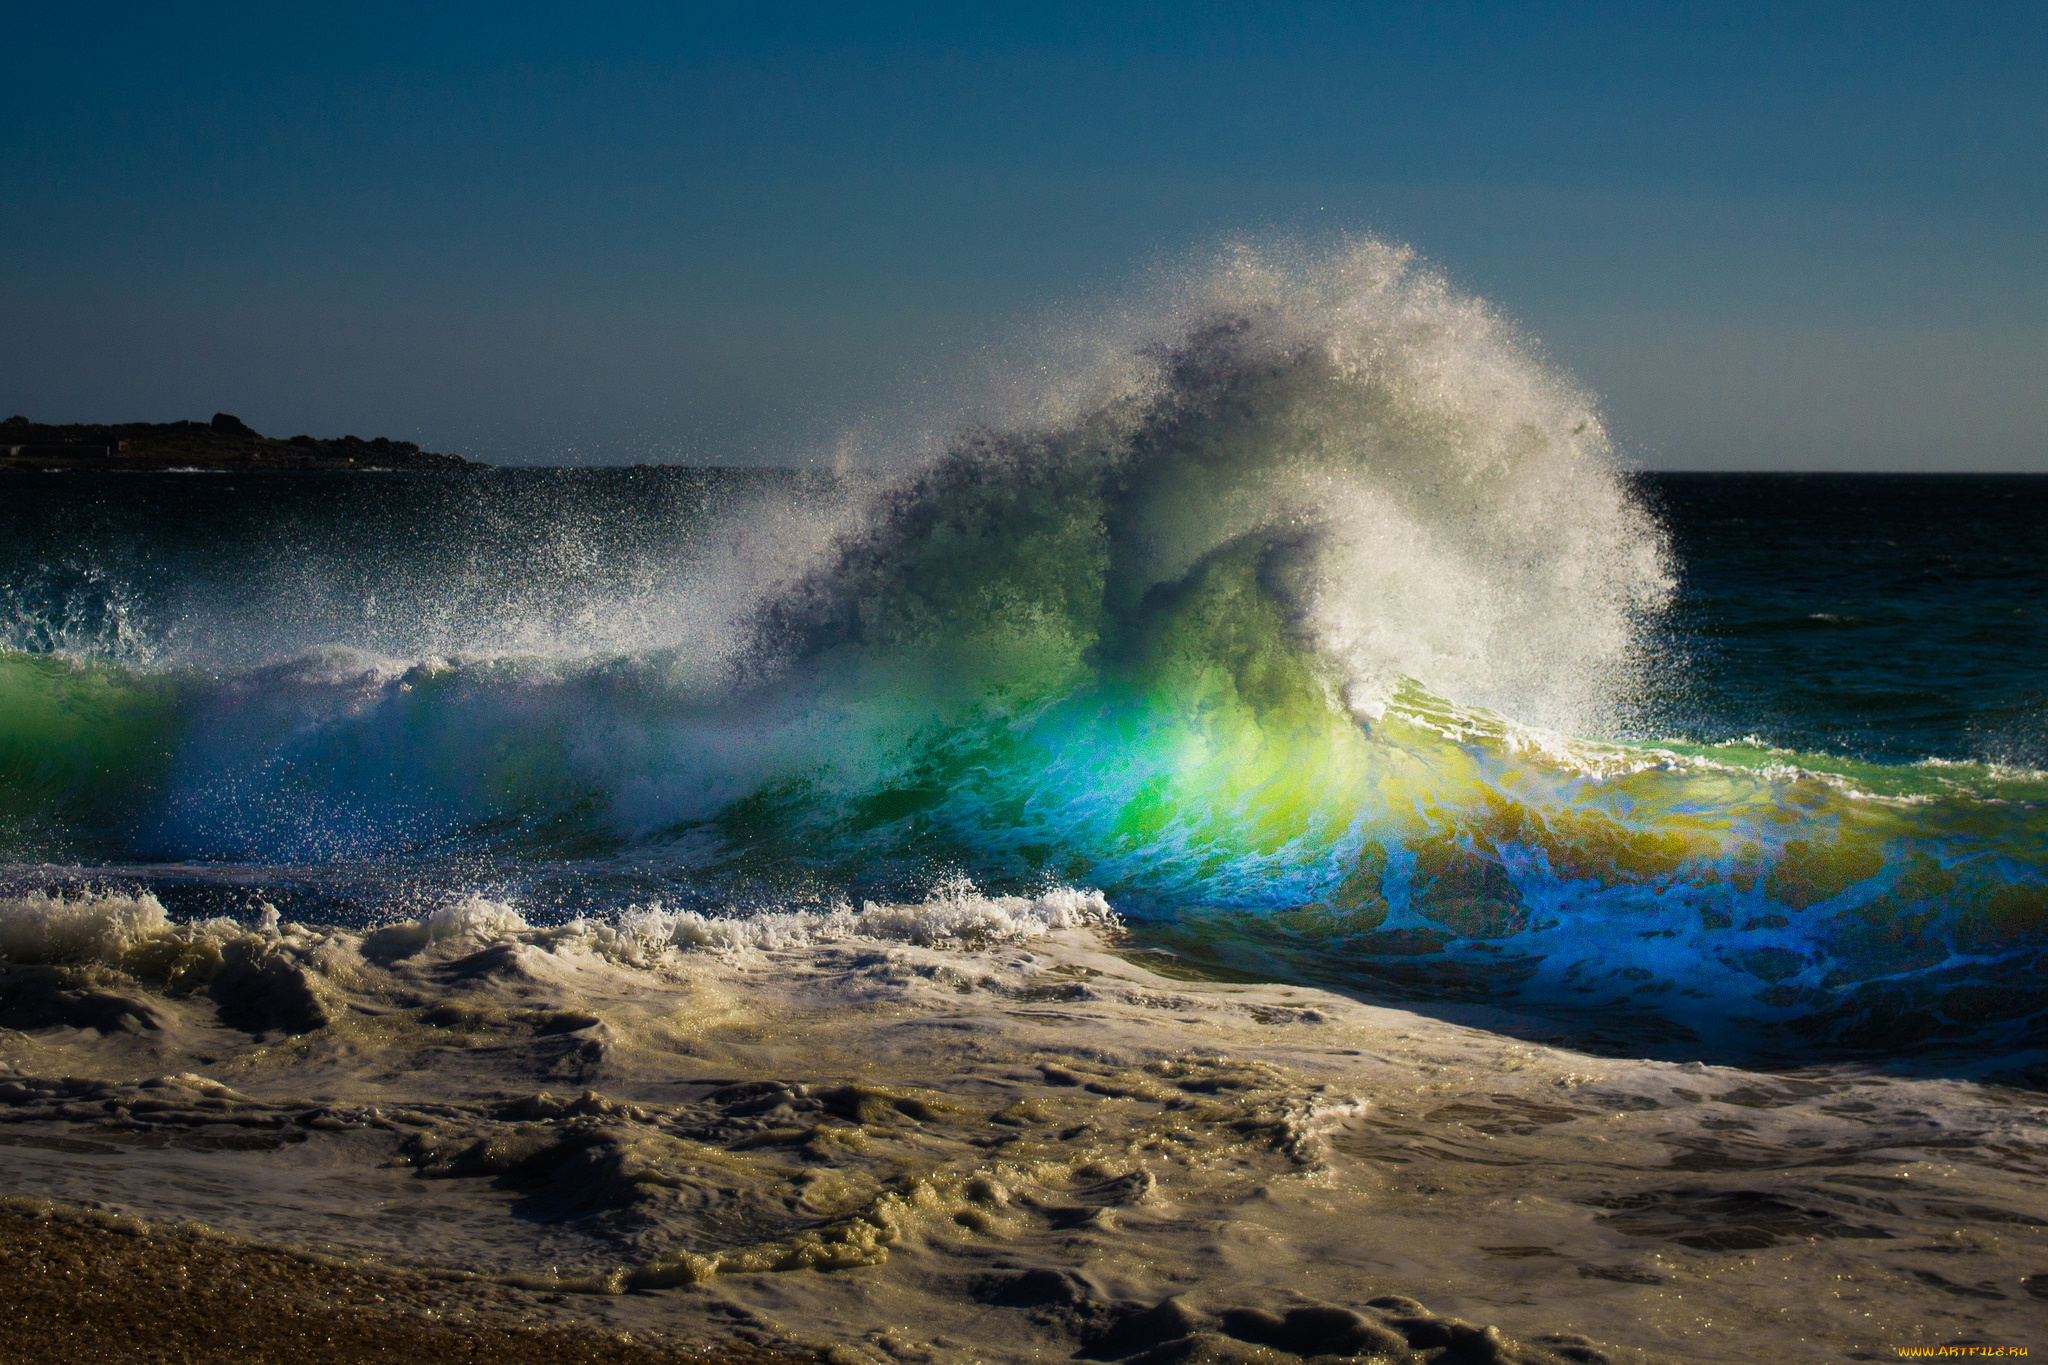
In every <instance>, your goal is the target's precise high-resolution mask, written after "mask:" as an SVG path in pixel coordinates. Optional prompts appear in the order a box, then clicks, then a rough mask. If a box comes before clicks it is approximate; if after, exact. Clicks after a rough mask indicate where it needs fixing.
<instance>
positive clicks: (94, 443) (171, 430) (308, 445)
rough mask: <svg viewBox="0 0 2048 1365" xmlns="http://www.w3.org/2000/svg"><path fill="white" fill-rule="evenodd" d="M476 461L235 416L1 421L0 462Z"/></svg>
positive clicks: (59, 466)
mask: <svg viewBox="0 0 2048 1365" xmlns="http://www.w3.org/2000/svg"><path fill="white" fill-rule="evenodd" d="M475 468H481V466H480V465H479V464H478V462H477V461H474V460H465V459H463V458H462V457H461V456H460V455H437V454H435V453H434V452H433V451H430V450H421V449H420V448H419V447H418V446H417V445H414V444H413V443H412V442H411V441H392V440H387V439H385V438H384V437H382V436H379V437H377V438H376V439H375V440H372V441H365V440H364V439H362V438H361V437H360V436H341V437H336V438H333V439H329V440H322V439H320V438H319V437H314V436H294V437H292V438H290V439H289V440H282V439H279V438H277V437H272V436H265V435H263V434H262V433H261V432H258V431H254V430H252V429H251V428H250V427H249V426H248V424H247V423H245V422H243V421H242V419H241V418H239V417H233V416H230V415H229V414H227V413H225V412H217V413H215V414H214V415H213V420H212V421H211V422H119V423H92V422H82V423H74V424H71V425H68V426H53V425H49V424H47V423H42V422H31V421H30V420H29V419H28V418H26V417H10V418H8V419H7V420H6V421H5V422H0V470H20V471H69V470H127V471H149V470H158V471H162V470H178V469H209V470H211V469H232V470H235V471H238V472H240V471H256V470H265V469H277V470H300V469H355V470H373V469H404V470H422V469H430V470H440V469H475Z"/></svg>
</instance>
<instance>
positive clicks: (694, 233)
mask: <svg viewBox="0 0 2048 1365" xmlns="http://www.w3.org/2000/svg"><path fill="white" fill-rule="evenodd" d="M8 27H9V32H10V42H9V45H10V48H11V49H12V55H11V60H10V62H9V63H8V65H9V68H10V79H9V81H8V82H7V83H6V84H5V86H4V89H0V126H4V128H5V129H6V130H7V132H6V133H5V135H4V140H0V177H4V181H5V185H6V188H7V193H6V196H5V202H6V205H7V211H6V213H5V214H4V215H0V258H4V260H5V262H6V269H5V270H4V272H0V318H4V321H5V323H6V325H5V327H4V328H0V407H4V408H5V409H6V410H7V411H9V412H16V411H19V412H25V413H28V414H29V415H31V416H33V417H35V418H37V419H38V420H46V421H74V420H88V419H102V420H104V419H115V420H137V419H149V420H169V419H172V418H177V417H186V416H191V417H205V416H208V415H210V414H211V413H212V412H213V411H214V410H215V409H217V408H223V409H226V410H228V411H232V412H235V413H238V414H239V415H241V416H242V417H244V418H245V419H247V420H248V421H250V422H251V423H252V424H254V425H255V426H257V427H258V428H259V429H262V430H265V431H269V432H274V433H276V434H291V433H293V432H298V431H310V432H313V433H316V434H323V435H325V434H338V433H340V432H343V431H350V432H355V433H358V434H361V435H365V436H367V435H372V434H385V435H391V436H397V437H404V438H409V439H414V440H419V441H421V442H422V443H423V444H426V445H428V446H430V447H432V448H437V449H453V450H458V451H462V452H464V453H468V454H473V455H477V456H480V457H482V458H487V459H493V460H499V461H505V462H538V463H557V462H586V461H598V462H616V461H632V460H640V459H656V460H691V461H706V462H760V461H766V462H784V461H787V460H791V459H795V458H801V457H803V456H804V455H805V454H807V453H809V452H811V451H813V450H815V449H817V448H819V447H820V446H821V445H822V444H824V443H826V442H828V441H829V438H830V435H831V433H832V432H833V431H834V430H835V429H836V428H837V427H838V426H839V424H841V423H844V422H847V421H849V420H853V419H856V418H858V417H859V416H861V415H862V414H863V413H868V412H873V411H876V410H879V409H886V408H887V407H888V406H889V405H890V404H891V403H892V402H895V401H897V399H898V398H899V397H900V396H902V395H904V394H909V393H914V392H916V391H917V390H918V389H919V388H920V386H925V385H929V384H931V383H932V382H934V380H935V378H939V377H943V376H945V375H947V374H948V373H950V372H952V371H955V370H958V369H960V368H961V367H965V366H971V365H973V364H975V363H977V357H980V356H983V355H984V354H985V353H986V351H987V350H988V348H989V347H990V346H991V345H999V344H1000V342H1001V340H1002V338H1003V337H1004V336H1006V335H1010V334H1013V333H1014V332H1015V331H1016V330H1017V329H1018V328H1019V327H1020V326H1023V325H1027V324H1028V323H1029V322H1030V320H1031V319H1033V318H1035V317H1038V316H1040V315H1041V313H1042V310H1045V309H1047V308H1057V307H1061V306H1073V305H1077V304H1085V303H1090V302H1099V301H1100V300H1102V299H1104V298H1110V297H1114V296H1115V295H1116V294H1117V293H1118V291H1120V290H1122V289H1125V288H1127V287H1128V286H1129V282H1130V281H1132V280H1133V279H1135V278H1137V277H1139V276H1141V275H1142V274H1143V273H1144V272H1145V271H1146V270H1148V269H1151V268H1153V267H1156V266H1157V265H1158V263H1160V262H1162V261H1172V260H1176V259H1179V258H1181V257H1182V256H1184V255H1185V254H1186V253H1189V252H1200V251H1202V250H1204V249H1206V248H1209V247H1212V246H1213V245H1214V244H1216V243H1217V242H1219V241H1220V240H1222V239H1223V238H1225V237H1227V236H1231V235H1236V234H1244V233H1252V234H1259V233H1279V234H1306V235H1309V236H1316V235H1319V234H1326V233H1339V232H1356V231H1372V232H1378V233H1380V234H1382V235H1385V236H1389V237H1393V238H1397V239H1400V240H1403V241H1406V242H1409V243H1411V244H1413V245H1414V246H1415V247H1417V248H1418V249H1419V250H1420V251H1421V252H1422V253H1423V254H1424V255H1425V256H1426V257H1427V258H1428V259H1429V260H1430V261H1432V262H1433V263H1434V264H1435V265H1436V266H1438V267H1439V268H1441V269H1442V270H1443V271H1444V272H1445V273H1446V274H1448V275H1449V276H1450V277H1451V278H1452V279H1453V280H1454V281H1456V282H1457V283H1458V284H1460V285H1461V286H1463V287H1465V288H1468V289H1471V290H1474V291H1476V292H1478V293H1481V294H1483V295H1484V296H1486V297H1487V298H1488V299H1490V300H1492V301H1493V302H1494V303H1495V304H1496V305H1497V306H1498V307H1500V308H1501V309H1502V310H1503V311H1504V312H1506V313H1507V314H1509V315H1510V316H1512V317H1514V318H1516V319H1517V320H1519V322H1520V323H1521V324H1522V325H1523V326H1524V327H1525V328H1526V329H1527V330H1528V332H1529V333H1530V334H1532V335H1533V336H1534V337H1536V338H1538V339H1539V340H1540V342H1541V343H1542V345H1543V346H1544V348H1545V349H1546V350H1547V352H1548V353H1549V354H1550V355H1551V356H1552V357H1553V358H1554V359H1555V360H1556V361H1557V362H1558V363H1560V364H1562V365H1564V366H1566V367H1567V368H1569V369H1570V370H1572V371H1573V372H1574V373H1575V374H1577V375H1578V376H1579V378H1580V379H1581V380H1582V381H1583V382H1584V383H1586V384H1587V385H1588V386H1589V387H1591V388H1592V389H1593V390H1594V391H1595V392H1597V393H1599V394H1600V395H1601V396H1602V399H1603V402H1604V405H1605V410H1606V411H1607V413H1608V414H1609V417H1610V420H1611V424H1612V426H1613V427H1614V429H1615V431H1616V433H1617V435H1618V436H1619V438H1620V440H1621V442H1622V444H1623V448H1624V451H1625V453H1626V454H1627V455H1628V456H1629V457H1630V458H1631V459H1633V460H1635V461H1636V462H1639V463H1643V464H1648V465H1653V466H1667V467H1679V468H1712V467H1730V468H1735V467H1743V468H1924V469H1944V468H1951V469H2027V470H2044V471H2048V250H2044V248H2048V228H2044V224H2048V6H2044V5H2042V4H2039V3H2034V4H2026V5H1970V4H1965V3H1948V4H1938V5H1898V4H1883V3H1865V4H1854V5H1818V4H1816V5H1788V4H1779V5H1773V6H1768V7H1766V6H1755V7H1750V6H1739V5H1716V6H1685V5H1675V4H1674V5H1577V6H1563V5H1559V6H1540V7H1539V6H1528V5H1522V6H1508V5H1493V4H1468V5H1457V4H1438V5H1404V6H1376V5H1345V6H1335V5H1332V6H1316V5H1310V6H1286V5H1258V6H1251V5H1246V6H1229V7H1226V6H1203V5H1188V4H1181V5H1173V6H1163V5H1162V6H1140V5H1123V6H1102V5H1095V6H1071V7H1063V6H1058V5H1044V4H1039V5H1032V6H1029V7H1019V8H1013V9H1001V8H988V9H982V10H977V9H973V8H971V7H963V6H957V5H954V6H879V5H873V6H832V7H814V6H805V5H782V6H777V7H774V8H772V9H769V10H766V11H764V12H763V13H762V14H761V15H760V16H758V17H756V16H751V15H748V14H745V13H743V12H741V11H739V10H737V9H728V8H721V9H719V10H716V11H711V10H708V9H698V8H696V7H686V6H676V7H619V8H615V9H613V10H611V11H609V12H607V13H605V14H602V15H595V16H593V15H590V14H586V13H583V12H581V10H580V9H578V8H572V7H567V6H522V5H516V4H500V5H493V6H488V7H486V6H456V5H442V6H427V7H424V8H423V9H420V10H415V9H413V8H402V7H381V6H375V5H358V6H353V7H350V8H348V9H346V10H336V11H332V12H328V13H324V14H323V13H301V12H298V11H286V10H283V9H280V8H279V7H276V6H264V7H257V6H208V7H200V8H196V9H190V10H176V11H174V10H172V9H170V8H168V7H148V8H144V7H128V6H95V5H74V6H62V7H60V6H36V7H29V6H25V5H23V6H16V7H13V13H12V14H11V15H10V18H9V23H8Z"/></svg>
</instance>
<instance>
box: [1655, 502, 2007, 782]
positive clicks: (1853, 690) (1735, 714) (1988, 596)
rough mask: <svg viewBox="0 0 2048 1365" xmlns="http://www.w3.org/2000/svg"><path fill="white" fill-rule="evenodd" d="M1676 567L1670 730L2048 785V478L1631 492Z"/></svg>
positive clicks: (1664, 680) (1667, 695)
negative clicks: (2016, 775) (2015, 772)
mask: <svg viewBox="0 0 2048 1365" xmlns="http://www.w3.org/2000/svg"><path fill="white" fill-rule="evenodd" d="M1638 484H1639V486H1640V487H1641V488H1642V489H1643V491H1644V493H1645V494H1646V496H1647V498H1648V499H1649V501H1650V503H1651V505H1652V506H1653V507H1655V508H1657V509H1658V511H1659V513H1660V515H1661V516H1662V519H1663V521H1664V524H1665V525H1666V527H1667V528H1668V529H1669V532H1670V535H1671V540H1672V544H1673V546H1674V548H1675V549H1676V551H1677V560H1678V565H1679V574H1680V578H1679V590H1678V593H1677V595H1676V596H1675V598H1674V599H1673V602H1672V606H1671V612H1670V617H1669V620H1668V623H1667V624H1666V625H1665V627H1664V629H1663V630H1662V632H1661V639H1660V643H1659V645H1658V646H1657V650H1658V653H1659V654H1660V656H1661V658H1662V659H1663V660H1664V661H1665V666H1664V668H1663V670H1662V672H1661V676H1660V678H1659V687H1660V690H1661V691H1662V693H1663V698H1662V699H1663V702H1664V705H1665V706H1666V707H1667V708H1668V710H1667V711H1666V713H1665V714H1666V717H1667V718H1668V719H1669V721H1670V722H1671V723H1672V724H1673V725H1674V726H1675V727H1676V728H1678V729H1679V730H1681V731H1683V732H1686V733H1689V734H1691V735H1694V736H1696V737H1698V738H1700V739H1702V740H1708V741H1722V740H1730V739H1736V738H1739V737H1742V736H1744V735H1752V734H1753V735H1756V736H1758V737H1759V738H1761V739H1763V740H1765V741H1766V742H1768V743H1769V744H1771V745H1773V746H1775V747H1778V748H1784V749H1791V750H1797V751H1800V752H1826V753H1835V754H1842V755H1846V756H1851V757H1856V758H1862V759H1867V760H1871V761H1873V762H1879V763H1910V762H1913V761H1914V760H1916V759H1923V758H1944V759H1953V760H1979V761H1987V762H1995V763H2002V764H2012V765H2016V766H2023V767H2031V768H2043V767H2048V476H2041V475H1920V474H1907V475H1898V474H1648V475H1641V476H1638Z"/></svg>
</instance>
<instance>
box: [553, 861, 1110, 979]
mask: <svg viewBox="0 0 2048 1365" xmlns="http://www.w3.org/2000/svg"><path fill="white" fill-rule="evenodd" d="M1116 923H1117V916H1116V912H1115V911H1114V910H1112V909H1111V908H1110V906H1109V902H1108V901H1107V900H1105V899H1104V898H1103V895H1102V893H1101V892H1100V891H1090V890H1075V889H1073V888H1071V887H1063V886H1061V887H1052V888H1050V889H1048V890H1046V891H1044V892H1041V893H1040V894H1038V895H1037V896H1032V897H1024V896H984V895H982V894H980V893H979V892H977V891H976V890H975V889H974V887H973V885H972V884H971V883H968V882H965V881H953V882H950V883H948V884H946V885H944V886H942V887H940V888H938V889H937V890H934V891H933V892H932V893H931V895H929V896H928V897H926V899H925V900H924V902H923V903H922V904H919V905H879V904H876V903H874V902H872V901H870V902H867V903H865V904H863V905H862V906H861V907H860V908H859V909H854V908H853V907H852V906H847V905H840V906H834V907H833V908H831V909H829V910H819V911H765V912H757V913H754V914H749V915H718V916H713V915H704V914H701V913H699V912H696V911H691V910H680V911H671V910H664V909H662V908H660V907H659V906H639V907H635V908H633V909H630V910H627V911H626V912H624V913H623V914H621V915H619V916H618V917H617V918H616V919H613V920H602V921H579V922H578V924H577V925H576V926H575V928H576V929H577V930H578V931H580V932H581V933H584V934H587V935H588V937H589V939H590V942H591V944H592V946H593V947H594V948H595V949H596V950H597V951H598V952H600V953H602V954H603V955H604V956H606V957H609V958H612V959H613V960H615V961H620V962H628V963H634V964H642V963H645V962H648V961H650V960H652V959H653V958H655V957H657V956H658V955H660V954H661V953H663V952H665V951H667V950H670V949H677V948H680V949H709V950H711V951H713V952H725V953H736V952H748V951H758V950H765V949H786V948H804V947H811V946H814V945H819V944H827V943H845V942H852V941H857V940H862V939H867V940H873V941H876V942H896V943H915V944H918V945H920V946H923V947H942V946H946V945H949V944H952V945H972V946H975V947H983V946H987V945H989V944H995V943H1022V942H1029V941H1031V940H1034V939H1042V938H1045V937H1047V936H1048V935H1050V934H1052V933H1055V932H1057V931H1059V930H1062V929H1079V928H1108V927H1111V926H1114V925H1115V924H1116Z"/></svg>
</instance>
